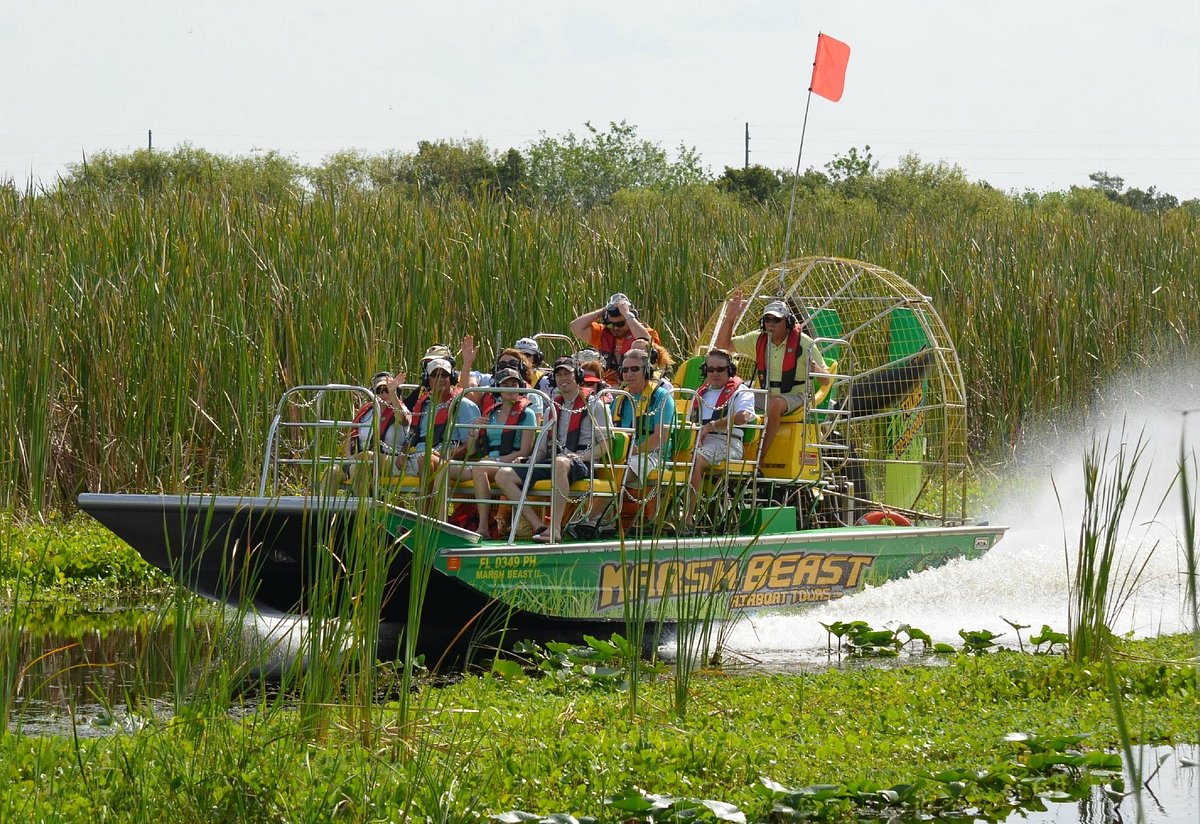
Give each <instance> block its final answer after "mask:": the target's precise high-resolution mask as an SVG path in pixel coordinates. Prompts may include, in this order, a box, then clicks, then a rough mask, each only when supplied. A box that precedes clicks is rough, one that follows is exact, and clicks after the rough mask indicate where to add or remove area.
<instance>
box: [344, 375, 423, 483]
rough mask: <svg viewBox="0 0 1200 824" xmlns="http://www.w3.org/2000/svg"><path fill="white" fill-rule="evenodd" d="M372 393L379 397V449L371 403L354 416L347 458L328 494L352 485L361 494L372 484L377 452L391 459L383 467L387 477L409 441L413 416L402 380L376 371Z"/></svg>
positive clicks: (373, 406)
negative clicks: (402, 393) (401, 390)
mask: <svg viewBox="0 0 1200 824" xmlns="http://www.w3.org/2000/svg"><path fill="white" fill-rule="evenodd" d="M371 390H372V391H373V392H374V393H375V396H376V397H377V398H379V407H380V412H379V428H378V432H379V441H378V448H375V447H376V441H375V434H376V427H375V402H374V401H368V402H367V403H364V404H363V405H362V406H360V407H359V409H358V411H357V412H355V413H354V419H353V420H354V428H353V429H351V430H350V433H349V434H348V435H347V436H346V444H345V457H344V459H343V461H342V463H341V466H340V467H338V468H337V470H336V471H333V472H330V473H329V474H328V475H326V479H327V480H326V481H325V484H326V492H329V493H332V492H335V491H337V488H338V487H339V486H340V485H341V484H343V483H348V484H350V486H351V488H352V489H354V490H355V491H356V492H357V493H359V494H361V493H362V492H364V491H365V485H366V484H369V483H370V479H371V477H372V474H373V471H372V468H371V461H372V459H373V458H374V456H375V453H376V452H378V454H380V455H388V456H391V459H390V460H387V461H385V462H384V463H383V464H382V465H381V470H382V471H383V473H384V474H387V473H388V471H389V467H392V466H393V465H394V459H395V456H396V455H397V454H399V452H400V450H401V449H402V448H403V446H404V442H405V441H406V440H407V439H408V425H409V421H410V420H411V418H412V416H411V415H410V414H409V411H408V409H407V407H405V405H404V401H402V400H401V399H400V393H399V381H398V380H397V379H396V378H395V377H393V376H392V373H391V372H376V373H375V376H374V377H373V378H371Z"/></svg>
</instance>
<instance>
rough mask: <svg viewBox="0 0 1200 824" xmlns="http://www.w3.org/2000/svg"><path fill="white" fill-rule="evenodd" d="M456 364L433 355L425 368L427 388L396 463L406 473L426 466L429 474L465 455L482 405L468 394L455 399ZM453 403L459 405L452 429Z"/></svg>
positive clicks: (418, 402)
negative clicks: (451, 414)
mask: <svg viewBox="0 0 1200 824" xmlns="http://www.w3.org/2000/svg"><path fill="white" fill-rule="evenodd" d="M453 374H454V366H453V364H451V363H450V361H449V360H448V359H447V358H433V359H432V360H430V361H429V362H428V363H427V364H425V368H424V378H423V379H422V381H421V382H422V384H423V385H424V387H425V390H426V391H424V392H422V393H421V396H420V397H419V398H417V402H416V403H415V404H414V405H413V408H412V424H411V432H412V434H411V435H410V437H409V440H408V445H407V447H406V449H405V452H404V454H402V455H400V456H399V457H398V458H397V459H396V466H397V468H399V469H402V470H403V471H404V474H406V475H414V476H415V475H421V474H422V473H423V472H424V471H425V469H426V467H428V469H429V474H428V476H426V477H427V478H432V473H433V471H435V470H436V469H437V468H438V467H439V466H441V464H442V463H443V462H444V461H445V460H448V459H454V458H459V457H461V453H463V452H464V451H465V449H464V445H465V444H466V442H467V438H468V437H469V435H470V431H469V430H468V429H467V428H466V427H467V426H468V425H469V424H471V423H473V422H474V421H475V419H476V418H478V417H479V407H478V406H476V405H475V404H474V403H472V402H471V401H470V400H469V399H467V398H462V399H460V400H458V402H457V403H455V398H456V397H457V395H458V391H459V390H458V389H457V388H456V387H454V386H453V385H452V375H453ZM450 407H455V412H454V426H453V429H451V431H449V432H447V430H448V429H450V423H449V416H450V411H451V410H450Z"/></svg>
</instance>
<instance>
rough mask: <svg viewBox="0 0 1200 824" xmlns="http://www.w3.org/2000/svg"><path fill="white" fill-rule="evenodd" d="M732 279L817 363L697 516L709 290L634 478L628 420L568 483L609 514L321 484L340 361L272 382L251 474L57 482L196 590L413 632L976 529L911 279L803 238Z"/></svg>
mask: <svg viewBox="0 0 1200 824" xmlns="http://www.w3.org/2000/svg"><path fill="white" fill-rule="evenodd" d="M737 288H738V290H739V291H740V292H741V293H742V294H744V295H746V296H747V297H748V298H749V305H748V306H747V308H746V310H745V312H744V313H743V315H742V317H740V318H736V319H735V322H734V326H733V328H734V331H735V333H739V332H746V331H751V330H753V329H755V328H757V327H758V324H759V319H760V317H761V315H762V309H763V308H764V306H765V305H766V303H767V302H770V301H780V300H782V301H784V302H785V303H786V304H787V306H788V307H789V308H790V309H791V311H792V313H793V314H794V316H795V317H796V318H797V319H799V322H801V323H802V324H803V329H804V330H805V332H806V333H807V334H808V335H809V336H810V337H811V338H813V339H814V341H815V344H816V345H817V347H818V348H819V349H820V350H821V352H822V353H823V356H824V358H825V360H826V363H827V366H828V367H829V370H830V372H831V373H832V375H833V383H832V387H831V389H829V391H828V392H827V393H826V392H820V393H818V392H813V393H810V395H811V401H808V402H806V403H805V405H804V406H802V407H801V408H800V409H799V410H796V412H794V413H793V414H792V415H790V416H788V417H786V418H785V419H784V420H783V421H782V424H781V426H780V429H779V432H778V435H777V436H776V437H775V438H774V440H773V442H772V443H771V445H770V448H769V449H767V450H765V451H764V450H763V449H762V441H763V438H762V437H761V435H762V429H763V425H762V417H761V416H759V418H758V419H756V421H755V422H753V423H752V424H751V425H749V426H748V427H746V429H745V433H744V434H743V437H744V439H745V448H744V453H743V456H742V458H743V459H742V460H739V461H726V462H723V463H721V464H716V465H713V466H711V467H709V470H708V472H707V473H706V474H705V481H704V485H703V488H702V490H701V499H700V504H699V507H698V512H699V513H700V521H699V526H700V527H701V528H700V529H699V531H698V534H692V535H687V536H684V535H682V534H677V533H678V532H680V531H679V530H677V529H676V528H675V527H676V525H677V523H678V516H679V512H680V507H681V506H682V503H681V502H682V500H683V496H684V494H685V489H686V485H687V479H688V478H689V477H690V474H691V468H692V461H693V459H694V445H695V430H696V428H697V426H696V423H695V421H694V416H692V415H691V414H690V411H691V410H692V409H693V407H694V405H695V403H696V397H697V389H698V388H699V387H700V385H701V383H702V377H701V365H702V364H703V362H704V354H705V352H706V351H707V350H708V349H709V348H710V347H711V346H713V345H714V343H715V340H716V337H717V330H718V328H719V326H720V324H721V322H722V320H723V317H722V313H723V312H724V311H725V306H726V304H722V307H721V308H720V309H719V310H718V312H717V314H716V315H715V316H714V317H713V318H711V319H710V320H709V322H708V324H707V326H706V328H705V330H704V332H703V333H702V335H701V336H700V344H699V345H698V346H697V348H696V352H695V354H694V355H693V356H692V357H690V358H688V359H687V360H685V361H683V362H682V363H681V364H680V365H679V368H678V370H677V371H676V373H675V374H674V376H673V379H672V380H671V383H670V391H671V402H673V403H675V404H676V408H677V410H678V413H679V414H678V415H677V417H676V423H675V425H674V427H673V429H672V432H671V437H670V438H669V439H668V442H669V443H668V445H667V446H664V450H667V451H668V452H669V454H664V456H663V459H662V461H661V462H660V465H659V467H658V470H657V471H656V472H655V473H652V475H651V476H650V477H649V479H648V483H647V485H645V486H643V487H641V488H640V489H638V490H637V491H636V492H633V491H631V488H630V487H628V486H626V485H625V484H624V483H623V473H624V472H625V471H626V469H627V467H626V465H625V463H624V462H625V460H626V457H625V456H626V455H627V445H628V443H629V442H630V441H631V440H632V436H633V433H632V432H631V431H622V430H620V428H619V427H613V428H612V433H613V434H612V443H613V444H614V446H613V448H612V449H611V450H610V451H609V458H608V459H607V461H606V462H604V463H603V464H601V463H599V462H597V464H596V467H595V469H594V471H593V472H592V475H591V476H590V477H588V478H587V479H585V480H582V481H579V482H577V483H575V484H573V485H572V487H571V496H570V497H571V500H570V502H569V504H568V506H569V507H570V508H572V509H574V511H575V513H576V514H575V515H573V516H570V515H569V516H568V517H569V518H570V517H573V518H578V517H580V516H581V514H582V513H584V512H587V511H588V508H589V504H590V502H591V501H592V500H594V499H596V498H603V499H605V501H606V506H609V507H611V511H612V512H613V513H614V514H615V515H616V516H617V517H616V518H615V520H614V521H613V523H614V528H615V532H614V534H612V535H606V536H605V537H596V538H590V539H586V540H564V541H563V542H561V543H551V544H544V543H537V542H535V541H533V540H531V537H530V535H529V534H527V533H523V532H522V531H521V529H520V523H521V521H522V518H520V517H518V515H519V513H520V512H521V510H522V509H524V508H526V507H534V508H546V507H547V505H548V502H549V496H550V495H551V494H552V492H551V490H550V484H549V482H541V483H529V482H526V484H525V487H524V488H523V489H522V495H521V497H520V499H519V500H497V501H496V506H497V507H500V508H502V509H507V510H508V514H509V515H510V518H509V521H508V524H509V526H508V528H507V529H502V530H501V532H500V533H499V534H497V535H496V536H495V538H494V539H492V540H487V539H484V538H482V537H481V536H480V535H478V534H477V533H476V532H474V531H472V530H469V529H466V528H463V527H461V526H458V525H456V523H455V521H456V520H457V519H456V518H455V512H456V510H458V509H459V508H460V507H464V506H469V505H470V504H471V503H472V502H474V501H475V495H474V493H473V491H472V490H471V489H469V488H464V483H463V482H460V481H455V480H452V479H451V478H449V476H448V473H445V472H442V473H440V474H434V475H432V476H430V477H424V478H421V477H417V478H409V477H401V478H398V479H397V478H394V477H391V476H390V474H389V473H388V472H387V471H386V467H385V466H384V464H383V461H379V462H378V464H377V465H376V466H375V467H374V470H373V472H372V475H371V479H370V488H369V489H368V490H365V491H364V490H360V491H359V492H358V494H354V493H353V492H352V491H350V490H340V491H334V492H332V493H328V492H326V487H327V486H328V485H327V484H325V483H323V482H322V481H323V479H324V478H327V477H328V473H329V472H330V471H331V470H332V469H334V468H336V466H337V464H338V463H339V461H340V460H342V457H341V453H340V452H339V444H340V443H341V442H342V439H343V438H344V434H345V432H346V431H347V430H348V429H349V428H350V427H351V426H352V425H353V423H352V418H353V414H354V411H353V410H354V409H355V408H356V407H357V406H358V405H359V404H361V403H363V402H364V400H366V401H368V402H369V401H370V399H371V398H372V397H373V396H372V394H371V393H370V391H369V390H368V389H367V388H365V387H358V386H352V385H341V384H329V385H321V386H299V387H292V388H290V389H288V390H287V392H285V393H284V395H283V397H282V398H281V400H280V402H279V405H278V407H277V409H276V413H275V415H274V418H273V419H272V421H271V424H270V429H269V434H268V439H267V447H266V450H265V453H266V454H265V455H264V459H263V468H262V474H261V478H260V486H259V490H258V494H257V495H253V496H223V495H209V494H189V495H138V494H83V495H80V497H79V505H80V506H81V508H83V509H84V510H85V511H87V512H88V513H90V514H91V515H92V516H93V517H95V518H96V519H97V520H99V521H100V522H101V523H103V524H104V525H105V526H106V527H108V528H109V529H110V530H112V531H113V532H114V533H116V534H117V535H118V536H120V537H121V538H122V539H124V540H125V541H127V542H128V543H129V544H130V545H131V546H133V547H134V548H135V549H136V550H137V551H138V552H139V553H140V554H141V556H142V557H143V558H145V559H146V560H147V561H148V562H149V563H151V564H153V565H154V566H156V567H158V568H159V569H161V570H163V571H164V572H166V573H167V574H169V575H170V576H172V577H173V578H174V579H175V580H176V581H177V582H179V583H180V584H182V585H183V586H185V587H187V588H189V589H191V590H193V591H194V592H197V593H199V594H201V595H204V596H206V597H208V598H212V599H215V600H217V601H222V602H226V603H228V604H231V605H238V606H239V607H240V608H243V609H254V610H258V611H261V612H264V613H268V614H289V615H308V616H311V617H320V616H322V615H340V614H344V611H345V609H347V608H350V609H367V610H370V611H371V614H372V615H373V614H374V612H375V611H378V614H379V618H380V620H381V621H383V622H385V623H387V624H392V625H395V626H396V627H399V628H401V630H403V629H404V628H406V627H410V628H412V629H413V631H414V632H415V633H416V640H417V646H418V648H419V649H422V650H424V651H427V652H429V653H433V654H435V655H440V654H442V653H444V652H445V651H446V650H447V649H452V648H460V647H462V646H463V645H467V644H470V643H476V644H487V645H492V644H504V643H511V642H512V641H516V640H521V639H524V638H535V639H567V640H578V639H580V638H581V637H582V636H584V635H585V634H592V635H598V636H602V637H604V636H607V634H608V633H611V632H614V631H624V630H623V629H622V628H623V627H627V626H629V624H630V622H635V623H636V624H637V625H638V627H639V628H640V630H641V631H643V632H644V636H643V637H646V638H653V637H657V636H658V635H660V634H661V633H662V632H665V631H669V630H670V629H671V628H672V627H673V626H674V625H675V624H677V623H678V622H680V621H686V620H692V619H696V618H697V617H699V616H704V617H705V618H707V619H712V618H716V619H722V620H724V619H733V618H736V617H738V616H740V615H742V614H745V613H748V612H759V611H764V610H770V611H781V612H783V611H789V610H797V609H803V608H806V607H810V606H811V605H813V604H819V603H823V602H828V601H832V600H837V599H840V598H845V597H847V596H849V595H852V594H853V593H855V592H857V591H859V590H861V589H863V588H864V587H868V586H872V585H877V584H881V583H883V582H885V581H888V580H892V579H896V578H900V577H903V576H906V575H909V574H911V573H914V572H917V571H920V570H923V569H926V568H930V567H935V566H939V565H942V564H945V563H947V562H948V561H951V560H952V559H957V558H965V559H973V558H976V557H978V556H980V555H982V554H983V553H985V552H987V551H988V550H989V549H990V548H991V547H992V546H993V545H994V544H995V543H996V542H997V541H998V540H999V539H1000V538H1001V536H1002V535H1003V533H1004V531H1005V528H1004V527H1001V526H993V525H988V524H986V523H974V522H972V521H971V520H970V519H969V518H968V515H967V510H966V503H967V484H968V463H967V454H966V442H967V409H966V393H965V387H964V382H963V376H962V370H961V367H960V364H959V360H958V356H957V353H956V351H955V349H954V346H953V344H952V343H951V341H950V339H949V336H948V334H947V330H946V327H945V325H944V323H943V322H942V320H941V318H940V317H939V315H938V314H937V312H936V311H935V310H934V307H933V306H932V304H931V302H930V300H929V298H927V297H926V296H924V295H922V294H921V293H920V292H919V291H918V290H917V289H916V288H914V287H913V285H912V284H910V283H908V282H907V281H906V280H904V279H903V278H901V277H900V276H898V275H896V274H894V273H892V272H890V271H888V270H886V269H883V268H881V267H878V266H874V265H871V264H869V263H864V262H861V261H854V260H846V259H839V258H827V257H813V258H802V259H794V260H788V261H786V262H783V263H780V264H776V265H773V266H770V267H768V268H766V269H764V270H762V271H761V272H759V273H757V274H756V275H754V276H753V277H750V278H748V279H746V280H745V281H744V282H743V283H741V284H739V285H738V287H737ZM753 366H754V365H753V364H746V365H745V368H743V369H742V370H741V371H742V372H743V373H744V374H749V373H751V372H753V371H754V370H753ZM525 391H526V392H536V391H537V390H536V389H532V388H530V389H527V390H525ZM607 391H608V393H609V394H610V395H611V396H612V397H614V398H615V397H619V395H620V393H621V390H620V389H619V388H613V389H610V390H607ZM756 391H758V392H762V390H756ZM547 400H548V399H547ZM545 408H546V409H547V410H549V411H548V414H547V416H546V418H547V419H546V420H545V421H543V422H541V423H540V424H539V427H538V433H537V437H538V438H539V439H545V438H547V437H548V436H549V433H550V432H552V431H553V430H552V428H551V427H552V426H553V424H554V421H553V408H554V407H553V405H552V404H549V403H547V404H546V407H545ZM378 419H379V416H378V415H376V416H375V420H378ZM549 442H550V446H551V449H550V452H551V459H552V456H553V448H552V447H553V442H554V438H553V437H549ZM387 460H390V457H389V458H387ZM469 483H470V482H469V481H467V482H466V485H467V487H469ZM537 511H541V510H540V509H539V510H537ZM347 605H349V606H347Z"/></svg>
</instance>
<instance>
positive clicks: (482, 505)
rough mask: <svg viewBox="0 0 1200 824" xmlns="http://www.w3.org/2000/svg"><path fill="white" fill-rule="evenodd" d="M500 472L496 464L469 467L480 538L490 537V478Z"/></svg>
mask: <svg viewBox="0 0 1200 824" xmlns="http://www.w3.org/2000/svg"><path fill="white" fill-rule="evenodd" d="M499 470H500V467H499V466H497V465H496V464H488V465H484V466H474V467H471V480H472V481H473V482H474V484H475V508H476V509H477V510H478V511H479V529H477V530H476V531H477V532H478V533H479V535H480V537H483V538H489V537H491V532H490V528H491V517H492V476H493V475H495V474H496V473H497V472H498V471H499Z"/></svg>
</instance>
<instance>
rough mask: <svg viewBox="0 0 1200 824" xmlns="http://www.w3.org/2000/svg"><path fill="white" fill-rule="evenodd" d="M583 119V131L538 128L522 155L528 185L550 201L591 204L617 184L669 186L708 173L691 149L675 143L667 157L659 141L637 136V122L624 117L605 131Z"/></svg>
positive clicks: (625, 186) (694, 180)
mask: <svg viewBox="0 0 1200 824" xmlns="http://www.w3.org/2000/svg"><path fill="white" fill-rule="evenodd" d="M584 125H585V126H586V127H587V134H586V135H585V136H583V137H577V136H576V135H575V133H574V132H567V134H566V135H564V136H563V137H549V136H547V135H545V134H544V133H543V135H542V137H541V139H540V140H538V141H536V142H535V143H534V144H533V145H532V146H530V148H529V151H528V153H527V155H526V159H527V160H528V163H529V186H530V188H531V189H532V190H533V191H534V192H535V193H536V194H538V195H540V196H541V197H542V198H544V199H545V200H547V201H549V202H551V203H561V202H571V203H575V204H577V205H579V206H583V207H590V206H594V205H595V204H597V203H602V202H604V201H606V200H608V199H609V198H611V197H612V196H613V195H614V194H615V193H616V192H619V191H620V190H622V189H633V188H641V187H644V188H656V189H669V188H672V187H678V186H687V185H690V184H693V183H700V182H703V181H704V180H705V179H706V177H707V176H706V174H705V172H704V169H703V167H702V166H701V164H700V160H699V156H698V155H697V154H696V152H695V150H694V149H689V148H687V147H684V146H680V147H679V150H678V159H677V160H675V161H670V160H668V158H667V153H666V152H665V151H664V150H663V149H662V147H660V146H659V145H658V144H657V143H652V142H650V141H648V140H641V139H639V138H638V135H637V127H636V126H633V125H631V124H629V123H626V122H625V121H623V120H622V121H621V122H620V123H610V124H609V128H608V131H600V130H599V129H597V128H596V127H594V126H593V125H592V124H591V123H586V124H584Z"/></svg>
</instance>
